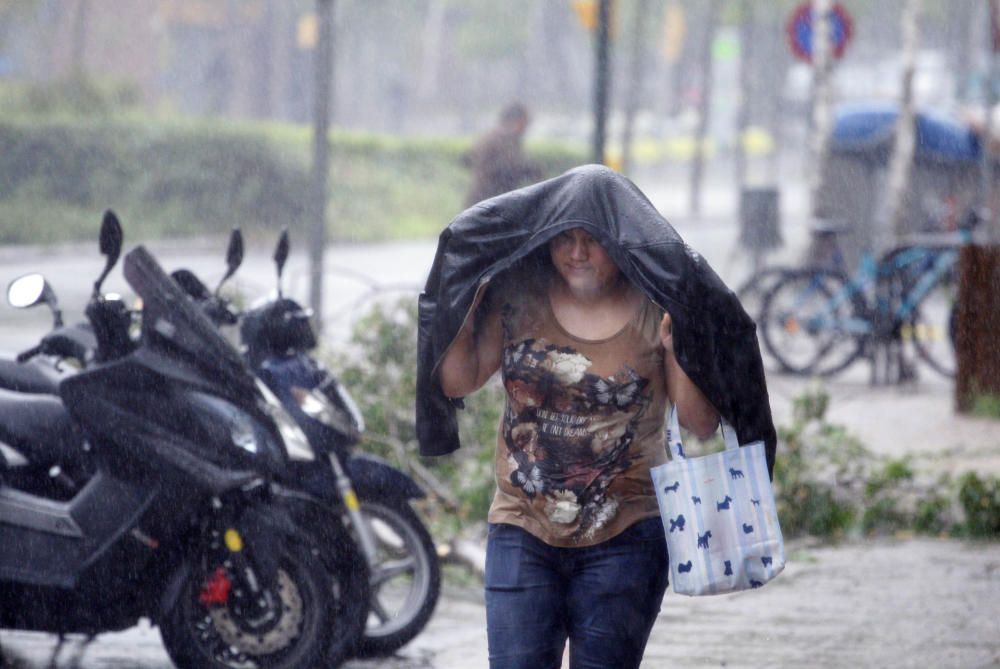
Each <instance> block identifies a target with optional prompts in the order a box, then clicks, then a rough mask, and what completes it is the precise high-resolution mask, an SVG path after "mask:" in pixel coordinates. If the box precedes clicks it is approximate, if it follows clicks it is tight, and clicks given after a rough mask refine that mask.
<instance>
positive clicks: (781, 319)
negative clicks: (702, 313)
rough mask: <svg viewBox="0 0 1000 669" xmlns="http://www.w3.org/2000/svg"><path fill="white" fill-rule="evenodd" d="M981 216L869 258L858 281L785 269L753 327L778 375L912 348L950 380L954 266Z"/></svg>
mask: <svg viewBox="0 0 1000 669" xmlns="http://www.w3.org/2000/svg"><path fill="white" fill-rule="evenodd" d="M978 220H979V217H978V216H977V215H976V214H975V213H972V214H970V216H969V217H968V218H967V220H966V221H965V223H964V225H963V226H962V227H961V229H960V230H959V231H958V232H956V233H954V234H952V235H948V236H947V237H943V236H940V235H939V236H938V237H937V238H936V239H935V240H934V241H933V242H932V243H922V244H911V245H907V246H902V247H899V248H895V249H893V250H891V251H889V252H888V253H886V254H885V255H883V256H881V257H880V258H879V259H878V260H876V259H875V258H874V256H873V255H871V254H866V255H865V256H864V257H863V258H862V261H861V265H860V268H859V269H858V271H857V273H856V274H855V276H853V277H852V278H850V279H848V278H847V277H846V276H845V275H844V273H843V272H841V271H839V270H837V269H831V268H829V267H822V268H817V267H813V268H806V269H799V270H788V271H785V272H783V273H782V274H781V276H780V278H779V279H778V280H777V281H775V283H774V284H773V285H772V287H771V288H770V290H769V291H768V293H767V294H766V295H765V297H764V300H763V306H762V309H761V315H760V319H759V321H758V327H759V329H760V332H761V335H762V340H763V343H764V346H765V348H766V349H767V350H768V351H769V352H770V354H771V355H772V356H774V358H775V360H777V362H778V364H779V365H780V366H781V369H782V370H783V371H786V372H790V373H794V374H810V375H818V376H831V375H833V374H836V373H838V372H840V371H842V370H844V369H846V368H847V367H848V366H850V365H851V364H852V363H854V362H855V361H856V360H858V359H860V358H862V357H864V358H868V359H873V358H874V352H875V350H876V346H878V345H887V344H892V343H901V344H903V345H907V344H908V345H912V347H913V349H914V351H915V352H916V354H917V355H918V356H919V357H920V358H921V359H922V360H924V361H925V362H926V363H927V364H928V365H929V366H930V367H931V368H932V369H934V370H935V371H937V372H939V373H941V374H943V375H944V376H949V377H950V376H954V374H955V353H954V334H955V315H954V304H955V297H956V293H957V281H956V266H957V261H958V254H959V250H960V247H961V245H963V244H965V243H968V242H969V241H970V240H971V230H972V228H973V227H974V226H975V224H976V223H977V222H978Z"/></svg>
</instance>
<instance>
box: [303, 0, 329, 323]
mask: <svg viewBox="0 0 1000 669" xmlns="http://www.w3.org/2000/svg"><path fill="white" fill-rule="evenodd" d="M316 20H317V30H318V39H317V42H316V50H315V52H314V54H313V56H314V58H315V70H316V81H315V87H314V88H315V90H314V94H315V99H314V100H313V146H312V151H313V164H312V179H311V188H310V193H311V197H310V200H311V204H312V206H311V207H310V212H311V219H312V225H311V226H310V229H309V305H310V306H311V307H312V310H313V313H314V314H315V325H316V328H317V329H318V330H320V331H322V329H323V252H324V250H325V248H326V194H327V190H326V187H327V180H328V178H329V174H330V138H329V134H330V96H331V91H332V88H333V0H317V2H316Z"/></svg>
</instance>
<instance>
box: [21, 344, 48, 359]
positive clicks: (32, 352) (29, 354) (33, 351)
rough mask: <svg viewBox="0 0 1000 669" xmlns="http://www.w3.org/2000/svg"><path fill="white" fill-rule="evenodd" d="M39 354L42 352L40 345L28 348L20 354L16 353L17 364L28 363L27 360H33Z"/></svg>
mask: <svg viewBox="0 0 1000 669" xmlns="http://www.w3.org/2000/svg"><path fill="white" fill-rule="evenodd" d="M41 352H42V345H41V344H39V345H38V346H33V347H31V348H29V349H28V350H27V351H21V352H20V353H18V354H17V361H18V362H28V361H29V360H31V359H32V358H34V357H35V356H36V355H38V354H39V353H41Z"/></svg>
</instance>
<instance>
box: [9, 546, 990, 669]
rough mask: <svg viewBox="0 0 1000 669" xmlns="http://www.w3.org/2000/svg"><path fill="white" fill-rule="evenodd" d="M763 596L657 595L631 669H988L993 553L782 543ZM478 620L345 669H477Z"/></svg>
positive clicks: (145, 649) (38, 660)
mask: <svg viewBox="0 0 1000 669" xmlns="http://www.w3.org/2000/svg"><path fill="white" fill-rule="evenodd" d="M788 558H789V561H788V565H787V566H786V568H785V572H784V573H783V574H781V575H780V576H779V577H778V578H777V579H776V580H774V581H773V582H771V583H769V584H768V585H766V586H765V587H763V588H761V589H759V590H754V591H749V592H744V593H738V594H733V595H723V596H719V597H698V598H689V597H683V596H680V595H675V594H671V593H668V594H667V596H666V598H665V600H664V604H663V609H662V610H661V612H660V616H659V618H658V620H657V622H656V625H655V626H654V628H653V632H652V634H651V637H650V641H649V644H648V646H647V649H646V657H645V659H644V661H643V663H642V668H643V669H659V668H661V667H678V668H684V669H697V668H702V667H706V668H707V667H788V668H795V669H798V668H801V667H816V668H821V669H823V668H829V669H841V668H844V667H881V668H887V669H892V668H897V667H898V668H909V667H913V668H916V667H921V668H923V667H934V668H935V669H946V668H955V669H973V668H986V667H1000V624H998V622H997V621H998V619H1000V544H997V543H992V544H977V543H965V542H959V541H953V540H935V539H910V540H882V541H877V542H866V543H848V544H843V545H839V546H822V545H811V544H809V543H807V542H792V543H790V544H789V546H788ZM0 643H2V644H3V646H4V648H5V650H6V653H7V657H8V660H9V662H10V665H9V666H10V667H14V668H17V669H43V668H45V667H52V669H69V668H70V667H78V668H79V669H140V668H141V669H167V668H168V667H170V666H171V665H170V663H169V660H168V658H167V656H166V653H165V652H164V651H163V648H162V646H161V644H160V640H159V635H158V634H157V631H156V630H155V629H151V628H150V627H148V626H147V625H142V626H140V627H137V628H135V629H132V630H128V631H126V632H123V633H119V634H106V635H102V636H100V637H99V638H98V639H97V641H96V642H94V643H93V644H91V645H89V646H88V647H87V648H86V649H85V651H84V652H83V654H82V656H81V657H79V658H77V659H78V661H76V662H74V652H75V651H76V650H78V646H77V643H78V642H77V640H76V639H71V640H70V641H69V642H67V647H65V648H64V649H63V652H62V653H61V654H60V656H59V658H58V660H57V661H56V662H55V664H52V665H50V664H49V659H50V657H51V655H52V652H53V649H54V647H55V638H54V637H52V636H50V635H42V634H28V633H20V632H2V633H0ZM486 657H487V656H486V634H485V615H484V610H483V606H482V604H481V598H480V597H479V595H478V593H477V592H475V591H472V590H449V591H446V592H445V595H444V597H443V598H442V600H441V603H440V606H439V608H438V611H437V613H436V614H435V616H434V618H433V619H432V620H431V623H430V625H429V626H428V627H427V628H426V630H425V631H424V632H423V634H421V635H420V636H419V637H417V639H415V640H414V641H413V642H412V643H411V644H410V645H409V646H407V647H405V648H404V649H403V650H402V651H401V652H400V653H399V654H398V655H396V656H394V657H391V658H383V659H376V660H368V661H357V660H354V661H351V662H348V663H347V664H345V665H343V666H344V667H345V668H347V669H375V668H376V667H378V668H384V669H474V668H478V667H486V666H487V664H488V662H487V659H486Z"/></svg>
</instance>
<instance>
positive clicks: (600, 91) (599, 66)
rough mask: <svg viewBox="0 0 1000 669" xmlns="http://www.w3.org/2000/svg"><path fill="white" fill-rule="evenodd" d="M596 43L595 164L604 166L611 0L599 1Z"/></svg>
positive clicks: (608, 84)
mask: <svg viewBox="0 0 1000 669" xmlns="http://www.w3.org/2000/svg"><path fill="white" fill-rule="evenodd" d="M594 42H595V54H594V56H595V57H594V162H595V163H598V164H603V163H604V144H605V141H606V138H607V131H606V126H607V122H608V92H609V89H610V88H611V0H598V3H597V33H596V34H595V40H594Z"/></svg>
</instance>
